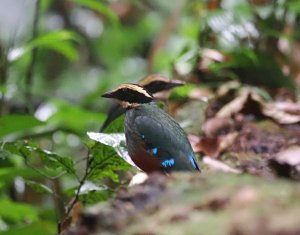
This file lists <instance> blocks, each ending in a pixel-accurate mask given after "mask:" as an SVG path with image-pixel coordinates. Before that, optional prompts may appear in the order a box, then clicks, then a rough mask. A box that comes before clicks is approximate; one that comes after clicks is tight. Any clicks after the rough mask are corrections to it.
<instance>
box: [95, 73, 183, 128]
mask: <svg viewBox="0 0 300 235" xmlns="http://www.w3.org/2000/svg"><path fill="white" fill-rule="evenodd" d="M184 84H185V82H184V81H181V80H175V79H174V80H170V79H168V78H167V77H165V76H163V75H160V74H151V75H148V76H146V77H144V78H143V79H142V80H141V81H140V82H139V85H140V86H142V87H144V88H145V89H146V90H147V91H148V92H150V93H151V94H153V95H154V96H155V98H157V99H162V98H164V97H166V96H167V95H168V94H165V93H166V91H169V90H171V89H172V88H174V87H178V86H183V85H184ZM124 113H125V109H124V108H122V106H120V104H119V103H116V104H114V105H113V106H112V107H111V108H110V109H109V111H108V115H107V118H106V120H105V121H104V122H103V124H102V126H101V128H100V132H103V131H104V130H105V129H106V128H107V127H108V126H109V124H110V123H112V122H113V121H114V120H115V119H116V118H118V117H119V116H121V115H122V114H124Z"/></svg>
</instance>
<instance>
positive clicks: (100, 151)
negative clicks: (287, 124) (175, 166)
mask: <svg viewBox="0 0 300 235" xmlns="http://www.w3.org/2000/svg"><path fill="white" fill-rule="evenodd" d="M34 2H35V1H31V3H28V5H26V7H25V5H24V4H25V3H21V2H20V1H17V0H14V1H8V0H6V1H3V2H2V3H1V5H3V7H1V8H2V9H5V10H4V11H12V12H19V14H17V13H15V14H10V16H7V15H5V14H1V12H0V30H1V35H2V36H0V49H1V52H0V94H1V97H0V99H1V100H0V113H1V116H0V138H1V139H0V189H1V191H0V232H1V231H2V233H1V234H17V233H19V234H20V233H21V234H53V233H55V230H56V227H57V220H61V219H62V218H63V217H64V216H65V215H64V214H63V213H62V212H61V211H64V209H65V208H64V207H67V206H68V205H70V204H68V203H69V201H71V200H72V197H75V199H76V200H79V201H81V202H82V203H83V204H92V203H96V202H98V201H101V200H106V199H107V198H109V197H110V196H111V195H112V193H113V192H114V188H110V187H109V186H108V185H109V183H108V182H109V180H111V181H113V182H114V183H118V182H119V177H118V176H119V174H120V171H128V170H129V169H130V167H129V165H128V164H127V163H126V162H124V161H123V160H122V159H121V158H119V157H118V155H117V154H116V152H115V151H114V149H113V148H112V147H109V146H105V145H103V144H100V143H96V144H95V143H94V142H92V141H91V140H89V139H88V138H87V135H86V132H87V131H94V132H96V131H97V130H99V128H100V126H101V124H102V122H103V121H104V119H105V117H106V114H105V112H106V109H107V107H108V106H109V103H106V102H107V101H104V100H103V99H101V98H100V94H102V93H103V92H104V91H106V90H107V89H109V88H112V87H114V86H115V85H116V84H120V83H124V82H136V81H138V80H140V79H141V78H142V77H143V76H145V75H146V74H147V73H150V72H159V73H162V74H165V75H167V76H170V77H179V78H182V79H189V78H195V77H196V82H195V80H194V82H195V83H206V85H207V86H210V85H211V86H212V87H214V86H216V84H217V85H218V84H219V83H220V82H222V83H223V82H224V81H228V80H232V79H236V80H239V81H240V82H241V83H250V84H253V85H259V86H266V87H277V88H278V87H279V88H280V87H288V88H292V90H293V89H294V81H293V74H292V73H289V74H287V73H283V69H282V67H283V66H284V65H289V64H291V63H292V62H291V61H292V56H291V55H290V54H291V53H290V52H291V51H290V50H289V49H287V50H288V51H282V50H280V49H278V46H277V44H278V43H279V42H280V40H286V41H287V42H288V43H289V45H290V47H289V48H291V47H292V45H293V43H294V42H296V41H297V40H299V33H297V30H293V29H294V27H296V26H294V25H297V24H296V23H297V22H298V21H299V14H300V5H299V2H298V1H296V0H295V1H287V0H286V1H285V0H282V1H262V3H257V4H256V3H250V2H251V1H249V2H248V1H230V0H223V1H185V2H184V1H179V0H177V1H157V0H155V1H147V0H144V1H134V0H133V1H130V0H128V1H127V0H126V1H96V0H95V1H94V0H59V1H50V0H40V5H39V9H37V13H38V28H37V30H38V35H37V36H36V37H32V25H33V21H34V19H33V18H32V16H33V15H34V14H32V12H34V11H36V9H34V6H35V3H34ZM254 2H255V1H254ZM258 2H259V1H258ZM2 11H3V10H2ZM7 17H8V18H7ZM35 20H37V19H35ZM286 41H285V42H286ZM205 48H211V49H213V50H216V51H218V52H219V53H220V54H222V55H223V56H224V58H225V59H223V60H218V59H215V58H208V65H207V66H205V67H203V66H202V67H201V66H200V64H201V63H202V62H203V59H207V58H205V55H203V54H202V51H203V49H205ZM34 50H36V51H37V56H36V57H35V58H34V61H33V62H34V66H33V67H32V68H31V69H30V70H29V80H26V79H25V74H27V73H28V71H27V70H28V68H29V64H30V62H31V61H32V53H33V51H34ZM291 70H292V69H291ZM198 85H199V84H197V85H191V86H186V87H183V88H179V89H178V90H177V92H175V93H174V94H173V95H172V96H171V98H172V97H173V98H175V99H183V98H184V97H187V96H188V93H189V92H190V91H191V90H192V89H194V87H195V86H198ZM122 130H123V119H122V117H121V118H120V119H119V120H116V121H115V122H114V123H112V124H111V126H110V127H109V128H108V130H107V132H121V131H122ZM108 179H109V180H108ZM85 182H88V183H90V184H89V185H94V186H95V185H98V186H99V185H102V186H103V185H104V186H105V187H104V186H103V187H102V186H101V187H94V186H93V187H91V186H87V188H88V189H85V190H84V191H82V190H79V188H80V189H82V188H83V186H84V185H85V184H84V183H85ZM106 184H107V185H106ZM89 187H90V188H89ZM49 211H51V212H49ZM54 212H55V213H54Z"/></svg>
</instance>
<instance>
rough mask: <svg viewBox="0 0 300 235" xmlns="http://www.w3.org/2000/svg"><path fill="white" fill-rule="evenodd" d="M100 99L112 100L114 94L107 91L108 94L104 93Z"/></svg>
mask: <svg viewBox="0 0 300 235" xmlns="http://www.w3.org/2000/svg"><path fill="white" fill-rule="evenodd" d="M101 97H104V98H114V92H112V91H108V92H106V93H104V94H103V95H101Z"/></svg>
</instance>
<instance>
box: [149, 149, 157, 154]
mask: <svg viewBox="0 0 300 235" xmlns="http://www.w3.org/2000/svg"><path fill="white" fill-rule="evenodd" d="M150 152H151V153H152V154H153V155H156V154H157V152H158V148H152V149H150Z"/></svg>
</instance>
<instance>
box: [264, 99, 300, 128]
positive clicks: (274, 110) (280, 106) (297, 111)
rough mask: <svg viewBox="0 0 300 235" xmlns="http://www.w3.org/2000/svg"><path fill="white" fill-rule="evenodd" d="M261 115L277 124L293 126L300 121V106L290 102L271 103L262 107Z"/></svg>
mask: <svg viewBox="0 0 300 235" xmlns="http://www.w3.org/2000/svg"><path fill="white" fill-rule="evenodd" d="M261 111H262V113H263V114H264V115H265V116H267V117H270V118H272V119H273V120H275V121H276V122H277V123H279V124H293V123H297V122H299V121H300V105H299V104H295V103H291V102H272V103H266V104H263V105H262V108H261Z"/></svg>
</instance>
